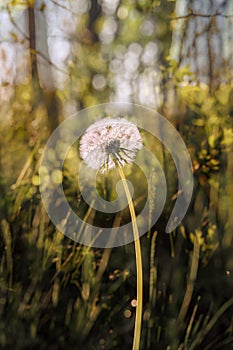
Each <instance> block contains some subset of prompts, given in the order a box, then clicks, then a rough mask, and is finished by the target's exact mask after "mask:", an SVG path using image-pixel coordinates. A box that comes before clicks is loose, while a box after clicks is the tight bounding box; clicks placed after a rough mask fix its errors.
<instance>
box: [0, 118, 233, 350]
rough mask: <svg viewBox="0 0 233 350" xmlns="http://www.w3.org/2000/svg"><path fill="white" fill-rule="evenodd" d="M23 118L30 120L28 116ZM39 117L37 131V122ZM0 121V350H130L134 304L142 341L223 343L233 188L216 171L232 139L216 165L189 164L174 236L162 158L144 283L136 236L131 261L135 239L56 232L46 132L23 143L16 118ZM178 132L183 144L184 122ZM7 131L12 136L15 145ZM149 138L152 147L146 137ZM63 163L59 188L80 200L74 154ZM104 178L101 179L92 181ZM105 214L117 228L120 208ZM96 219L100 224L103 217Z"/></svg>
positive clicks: (227, 344) (229, 333) (228, 341)
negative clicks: (42, 177) (8, 123)
mask: <svg viewBox="0 0 233 350" xmlns="http://www.w3.org/2000/svg"><path fill="white" fill-rule="evenodd" d="M25 118H26V117H25ZM28 118H29V117H28ZM190 118H191V117H190ZM24 122H25V123H28V121H27V119H25V121H24ZM41 123H42V125H41V128H40V130H43V125H44V121H41ZM181 129H182V128H181ZM1 131H2V134H3V136H4V137H3V139H2V142H1V143H2V144H1V153H0V154H1V159H0V167H1V174H0V189H1V198H0V209H1V210H0V238H1V239H0V348H1V349H7V348H15V349H34V348H38V347H39V348H40V349H47V348H51V349H65V348H67V346H69V347H73V348H84V347H85V348H87V349H88V350H89V349H90V350H92V349H119V348H121V349H122V350H124V349H125V350H127V349H130V348H131V347H132V343H133V339H135V338H134V322H135V318H136V314H137V312H138V314H137V315H139V316H138V318H137V320H139V319H140V313H141V312H142V331H141V332H140V333H141V339H140V344H141V345H140V349H155V348H158V349H172V350H173V349H174V350H177V349H179V350H181V349H185V350H195V349H200V348H201V349H204V350H208V349H210V348H211V349H214V350H215V349H216V350H217V349H229V348H231V347H232V345H233V327H232V304H233V301H232V288H233V282H232V266H233V259H232V230H231V228H232V226H231V209H230V208H231V201H232V195H233V192H232V186H231V177H230V173H229V171H225V170H224V169H225V168H226V167H227V168H229V169H231V165H232V164H231V163H232V150H231V148H229V149H226V150H224V154H223V155H222V158H221V157H220V158H219V162H220V164H219V168H218V170H211V168H209V171H208V173H204V172H200V171H198V172H197V173H195V190H194V196H193V200H192V203H191V206H190V209H189V212H188V213H187V216H186V218H185V220H184V222H183V223H182V224H181V225H180V226H179V227H178V228H177V229H176V231H175V232H173V233H172V234H171V235H166V234H165V233H164V228H165V226H166V222H167V218H168V217H169V213H170V210H171V208H172V205H173V202H172V200H171V198H172V196H173V195H174V193H175V191H176V189H175V188H174V187H172V184H173V183H174V182H175V181H174V178H175V176H176V174H175V173H174V172H173V166H172V165H171V168H169V167H170V160H169V161H168V162H167V163H166V167H167V169H171V171H170V172H168V174H167V182H168V188H169V192H168V196H167V198H168V199H167V205H166V208H165V210H164V212H163V213H162V216H161V218H160V219H159V221H158V222H157V224H156V225H155V226H153V227H152V228H151V231H150V232H149V233H148V234H147V235H145V236H143V237H142V238H141V239H140V244H141V255H142V258H143V270H144V275H143V281H142V279H141V278H138V277H139V276H140V270H141V269H142V267H140V260H141V259H140V253H139V251H140V250H139V249H140V247H139V240H136V242H135V243H136V253H137V254H138V255H137V261H138V265H137V268H136V269H135V247H134V244H133V243H132V244H128V245H126V246H123V247H119V248H112V249H105V250H103V249H94V248H90V247H84V246H81V245H79V244H78V243H75V242H73V241H71V240H70V239H68V238H67V237H65V236H64V235H63V234H61V233H60V232H58V231H57V230H56V228H55V227H54V226H53V224H52V223H51V222H50V220H49V218H48V216H47V214H46V212H45V210H44V208H43V206H42V203H41V200H40V193H39V188H38V181H37V180H38V168H39V163H40V157H41V153H42V151H43V145H44V144H45V142H46V138H47V133H46V131H45V132H44V133H43V132H41V133H39V132H38V134H37V136H36V137H35V140H34V141H35V142H34V144H30V146H29V139H28V138H27V137H29V136H25V135H24V136H22V134H21V133H20V132H19V128H18V129H17V128H16V129H14V128H13V127H12V130H9V131H6V130H5V129H4V128H3V127H2V126H1ZM202 132H203V131H202ZM182 133H183V135H184V137H185V138H186V142H187V144H189V141H190V142H191V136H190V134H189V127H188V126H187V125H184V126H183V129H182ZM13 135H14V136H13ZM198 135H199V134H198V130H197V136H198ZM199 137H200V138H202V137H204V136H201V135H199ZM29 138H30V137H29ZM10 140H11V141H12V140H14V142H13V144H12V142H10ZM200 145H201V141H200ZM203 145H204V144H203ZM148 146H150V147H151V148H152V149H153V147H154V151H155V152H160V150H159V148H157V146H154V144H153V143H152V140H150V144H149V145H148ZM203 147H204V146H203ZM15 149H18V151H17V152H15ZM198 152H199V151H198ZM198 152H197V154H199V153H198ZM160 155H161V154H160ZM193 157H194V158H195V157H196V156H194V155H193ZM201 157H202V158H201V159H202V161H203V156H201ZM167 159H168V157H167ZM197 159H198V158H195V161H196V160H197ZM207 162H209V159H207ZM69 166H70V167H68V168H67V169H66V170H65V171H66V177H67V178H66V181H67V183H65V185H64V186H65V187H66V186H67V189H68V192H67V193H68V195H69V200H72V198H74V201H76V202H77V203H80V205H82V204H83V203H82V199H81V198H80V197H79V194H78V192H77V186H76V184H75V183H74V177H73V174H74V169H72V164H70V165H69ZM127 171H128V173H127V176H130V179H131V180H132V181H133V182H135V183H140V178H139V173H137V172H135V173H134V172H133V173H132V172H131V173H130V171H129V170H127ZM155 175H156V174H155ZM216 175H218V176H216ZM68 183H69V184H68ZM105 185H106V184H104V183H103V184H101V186H102V187H101V188H103V189H104V188H105ZM68 187H69V188H68ZM65 191H66V188H65ZM109 191H111V189H108V191H106V193H107V192H108V194H109ZM68 195H67V196H68ZM110 195H112V193H110ZM136 195H138V198H135V202H137V200H138V202H139V197H140V198H141V196H142V192H140V191H139V192H138V193H136ZM150 195H151V194H150ZM76 202H75V203H76ZM226 203H227V204H226ZM151 206H153V198H152V199H151ZM82 208H86V207H85V206H83V207H82ZM131 209H132V208H131ZM82 210H83V209H82ZM83 213H84V216H85V220H87V221H88V222H93V220H97V216H96V215H97V214H96V213H95V211H93V210H90V209H88V208H86V209H85V210H83ZM126 214H127V213H126ZM111 219H112V222H113V225H112V226H113V227H118V225H119V223H120V222H121V223H122V222H124V221H125V220H127V215H125V213H124V215H123V214H122V213H118V214H117V215H115V216H114V217H112V218H111ZM148 219H150V218H148ZM98 220H100V222H101V217H100V216H98ZM137 244H138V245H137ZM137 281H138V291H139V290H142V288H143V307H142V304H141V305H140V303H139V301H140V300H141V299H142V298H141V297H140V296H138V297H136V296H135V285H136V284H137ZM134 299H137V300H138V306H137V308H135V306H134V304H133V303H132V300H134ZM140 309H141V311H140ZM137 322H138V323H137V326H136V329H138V330H139V329H140V328H141V326H140V325H139V321H137ZM138 334H139V331H138V332H137V335H138ZM138 342H139V340H137V344H138ZM137 346H138V345H137Z"/></svg>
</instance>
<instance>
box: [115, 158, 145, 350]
mask: <svg viewBox="0 0 233 350" xmlns="http://www.w3.org/2000/svg"><path fill="white" fill-rule="evenodd" d="M117 169H118V172H119V174H120V177H121V180H122V183H123V186H124V190H125V194H126V197H127V201H128V205H129V210H130V215H131V219H132V226H133V234H134V245H135V254H136V270H137V308H136V317H135V327H134V339H133V350H138V349H139V347H140V337H141V325H142V302H143V277H142V254H141V245H140V239H139V232H138V226H137V221H136V215H135V210H134V205H133V201H132V198H131V194H130V191H129V187H128V185H127V181H126V178H125V174H124V171H123V168H122V166H121V164H119V162H118V163H117Z"/></svg>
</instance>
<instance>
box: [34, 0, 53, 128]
mask: <svg viewBox="0 0 233 350" xmlns="http://www.w3.org/2000/svg"><path fill="white" fill-rule="evenodd" d="M27 11H28V29H29V49H30V61H31V77H32V84H33V96H32V107H33V108H36V106H37V105H38V104H39V103H41V102H42V103H44V105H45V108H46V111H47V116H48V127H49V131H50V132H53V130H54V129H55V128H56V127H57V126H58V124H59V112H58V101H57V96H56V89H55V86H54V82H53V74H52V69H51V63H50V60H49V54H48V44H47V25H46V21H43V26H40V28H39V29H40V40H43V43H40V46H42V47H43V48H45V50H44V51H43V52H42V53H40V52H39V50H38V49H37V47H38V45H37V40H36V39H37V34H38V33H37V25H36V24H38V22H39V21H40V18H39V17H38V18H36V11H37V10H36V1H35V2H34V4H29V5H28V9H27ZM42 31H43V32H42ZM38 53H39V54H41V56H43V57H48V62H47V65H46V76H47V79H48V82H49V87H48V88H46V86H44V87H43V86H42V85H41V79H40V73H39V70H38V59H37V58H38Z"/></svg>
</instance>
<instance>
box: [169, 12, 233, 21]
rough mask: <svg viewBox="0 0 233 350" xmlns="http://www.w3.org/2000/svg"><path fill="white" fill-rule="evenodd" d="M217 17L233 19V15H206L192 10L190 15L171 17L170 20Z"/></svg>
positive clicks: (217, 13)
mask: <svg viewBox="0 0 233 350" xmlns="http://www.w3.org/2000/svg"><path fill="white" fill-rule="evenodd" d="M217 16H221V17H224V18H231V17H233V15H224V14H222V13H220V12H216V13H214V14H204V13H195V12H193V11H192V10H189V13H188V14H187V15H184V16H178V17H169V19H170V20H171V21H176V20H178V19H185V18H190V17H203V18H212V17H217Z"/></svg>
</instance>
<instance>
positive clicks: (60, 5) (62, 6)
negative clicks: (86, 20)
mask: <svg viewBox="0 0 233 350" xmlns="http://www.w3.org/2000/svg"><path fill="white" fill-rule="evenodd" d="M51 2H52V3H53V4H54V5H56V6H58V7H61V8H62V9H64V10H66V11H69V12H71V13H72V14H73V15H76V16H77V15H79V13H77V12H74V11H72V10H71V9H69V8H68V7H67V6H64V5H62V4H60V3H59V2H57V1H55V0H51Z"/></svg>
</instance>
